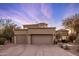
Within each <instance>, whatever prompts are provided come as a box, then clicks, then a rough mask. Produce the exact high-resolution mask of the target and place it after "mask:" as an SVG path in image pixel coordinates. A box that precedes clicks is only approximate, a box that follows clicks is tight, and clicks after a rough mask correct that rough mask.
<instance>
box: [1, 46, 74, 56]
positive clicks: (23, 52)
mask: <svg viewBox="0 0 79 59" xmlns="http://www.w3.org/2000/svg"><path fill="white" fill-rule="evenodd" d="M0 56H74V55H73V54H71V53H70V52H67V51H66V50H63V49H61V48H59V47H57V46H54V45H15V46H12V47H10V48H8V49H4V50H2V51H0Z"/></svg>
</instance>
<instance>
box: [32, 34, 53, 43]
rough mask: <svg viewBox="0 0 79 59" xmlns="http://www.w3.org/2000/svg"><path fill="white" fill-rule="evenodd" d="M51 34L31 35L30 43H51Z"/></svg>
mask: <svg viewBox="0 0 79 59" xmlns="http://www.w3.org/2000/svg"><path fill="white" fill-rule="evenodd" d="M51 40H52V35H32V44H51V42H52V41H51Z"/></svg>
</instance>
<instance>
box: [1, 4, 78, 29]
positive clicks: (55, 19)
mask: <svg viewBox="0 0 79 59" xmlns="http://www.w3.org/2000/svg"><path fill="white" fill-rule="evenodd" d="M75 13H79V4H74V3H72V4H68V3H49V4H48V3H47V4H46V3H45V4H44V3H36V4H34V3H32V4H31V3H26V4H21V3H19V4H18V3H17V4H15V3H14V4H13V3H9V4H8V3H5V4H0V18H9V19H12V20H13V21H14V22H15V23H17V24H18V25H23V24H34V23H40V22H45V23H48V25H49V26H52V27H57V29H59V28H62V20H63V19H64V18H67V17H69V16H71V15H73V14H75Z"/></svg>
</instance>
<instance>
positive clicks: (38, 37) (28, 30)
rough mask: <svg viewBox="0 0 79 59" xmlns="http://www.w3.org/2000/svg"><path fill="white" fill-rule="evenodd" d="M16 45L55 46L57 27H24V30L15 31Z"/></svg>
mask: <svg viewBox="0 0 79 59" xmlns="http://www.w3.org/2000/svg"><path fill="white" fill-rule="evenodd" d="M14 33H15V36H14V43H15V44H35V45H37V44H39V45H41V44H53V42H54V40H55V35H56V28H55V27H48V24H46V23H38V24H30V25H23V29H15V30H14Z"/></svg>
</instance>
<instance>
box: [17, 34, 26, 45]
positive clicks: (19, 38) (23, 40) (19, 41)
mask: <svg viewBox="0 0 79 59" xmlns="http://www.w3.org/2000/svg"><path fill="white" fill-rule="evenodd" d="M26 40H27V39H26V36H25V35H17V36H16V44H25V43H27V41H26Z"/></svg>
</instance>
